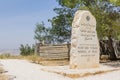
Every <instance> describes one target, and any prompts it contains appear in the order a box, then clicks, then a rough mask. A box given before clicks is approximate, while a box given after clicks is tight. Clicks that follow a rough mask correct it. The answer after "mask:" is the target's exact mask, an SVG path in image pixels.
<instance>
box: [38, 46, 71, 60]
mask: <svg viewBox="0 0 120 80" xmlns="http://www.w3.org/2000/svg"><path fill="white" fill-rule="evenodd" d="M37 53H38V54H39V55H40V56H41V57H43V58H46V59H69V53H70V44H60V45H51V44H48V45H40V44H39V46H38V49H37Z"/></svg>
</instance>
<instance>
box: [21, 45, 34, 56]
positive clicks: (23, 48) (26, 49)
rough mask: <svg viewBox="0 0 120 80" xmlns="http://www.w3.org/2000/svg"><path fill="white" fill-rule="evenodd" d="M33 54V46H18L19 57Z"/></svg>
mask: <svg viewBox="0 0 120 80" xmlns="http://www.w3.org/2000/svg"><path fill="white" fill-rule="evenodd" d="M33 54H34V46H32V47H30V46H29V45H28V44H26V45H23V44H21V45H20V55H22V56H28V55H33Z"/></svg>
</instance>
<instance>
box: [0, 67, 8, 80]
mask: <svg viewBox="0 0 120 80" xmlns="http://www.w3.org/2000/svg"><path fill="white" fill-rule="evenodd" d="M0 80H8V76H6V75H4V70H3V68H2V67H0Z"/></svg>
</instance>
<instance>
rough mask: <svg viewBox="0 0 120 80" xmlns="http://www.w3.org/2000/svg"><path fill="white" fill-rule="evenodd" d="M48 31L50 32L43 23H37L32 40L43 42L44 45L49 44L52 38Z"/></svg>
mask: <svg viewBox="0 0 120 80" xmlns="http://www.w3.org/2000/svg"><path fill="white" fill-rule="evenodd" d="M50 31H51V28H50V27H46V26H45V24H44V22H42V23H37V24H36V29H35V35H34V38H35V39H36V40H38V41H39V42H42V41H45V42H46V43H51V41H52V36H51V34H50Z"/></svg>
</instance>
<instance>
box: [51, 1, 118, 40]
mask: <svg viewBox="0 0 120 80" xmlns="http://www.w3.org/2000/svg"><path fill="white" fill-rule="evenodd" d="M57 2H58V3H59V4H60V5H61V6H62V7H61V8H55V9H54V11H55V12H56V13H57V14H58V16H56V17H54V18H53V19H52V20H51V23H52V29H53V33H54V34H56V35H57V36H58V37H59V36H61V37H62V38H61V39H63V41H64V40H65V39H64V37H67V38H70V37H68V36H70V35H71V34H68V31H69V33H71V23H72V20H73V16H74V13H75V12H76V11H77V10H79V9H80V10H89V11H90V12H92V14H93V15H94V16H95V18H96V20H97V32H98V36H99V38H100V39H102V38H104V37H106V36H109V35H112V36H115V33H116V32H117V33H118V30H117V31H116V29H115V27H117V25H118V24H119V23H118V24H115V23H116V21H118V20H119V18H120V13H119V12H118V11H115V10H116V9H115V8H117V7H116V6H114V5H112V4H111V3H109V0H57ZM64 29H65V30H64ZM66 29H68V30H66ZM119 29H120V28H119ZM58 30H59V31H58ZM66 34H67V35H66ZM117 37H118V36H115V38H117Z"/></svg>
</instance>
